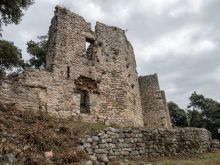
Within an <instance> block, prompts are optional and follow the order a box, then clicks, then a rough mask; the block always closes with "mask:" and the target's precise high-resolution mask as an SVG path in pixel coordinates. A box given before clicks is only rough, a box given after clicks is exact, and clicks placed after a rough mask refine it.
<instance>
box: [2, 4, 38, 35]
mask: <svg viewBox="0 0 220 165" xmlns="http://www.w3.org/2000/svg"><path fill="white" fill-rule="evenodd" d="M33 3H34V0H1V1H0V31H1V30H2V25H8V24H12V23H14V24H18V23H19V22H20V21H21V17H22V16H23V9H27V8H28V7H29V6H30V5H31V4H33ZM0 34H1V33H0Z"/></svg>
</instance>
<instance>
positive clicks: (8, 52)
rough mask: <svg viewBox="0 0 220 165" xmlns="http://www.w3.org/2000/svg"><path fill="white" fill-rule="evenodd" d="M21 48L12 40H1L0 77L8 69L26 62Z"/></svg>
mask: <svg viewBox="0 0 220 165" xmlns="http://www.w3.org/2000/svg"><path fill="white" fill-rule="evenodd" d="M21 57H22V56H21V50H19V49H18V48H17V47H16V46H15V45H14V44H13V43H12V42H9V41H6V40H0V77H1V76H2V74H4V73H5V71H6V70H11V69H12V68H13V67H18V66H22V65H23V64H24V62H23V60H22V58H21Z"/></svg>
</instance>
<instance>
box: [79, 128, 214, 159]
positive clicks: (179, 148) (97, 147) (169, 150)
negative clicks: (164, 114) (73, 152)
mask: <svg viewBox="0 0 220 165" xmlns="http://www.w3.org/2000/svg"><path fill="white" fill-rule="evenodd" d="M211 144H212V138H211V134H210V132H209V131H207V130H206V129H199V128H180V129H147V128H142V129H140V128H139V129H138V128H124V129H115V128H107V129H105V130H104V131H102V132H100V133H97V134H96V135H93V136H86V137H85V138H84V139H82V145H83V147H84V149H85V150H86V151H87V152H88V153H89V154H90V156H91V157H92V159H93V160H94V159H97V160H98V161H100V162H105V163H106V162H108V161H109V160H111V159H115V158H116V159H117V158H141V156H147V157H155V156H157V157H159V156H160V157H162V156H182V155H189V154H200V153H203V152H206V151H208V150H209V149H210V148H211Z"/></svg>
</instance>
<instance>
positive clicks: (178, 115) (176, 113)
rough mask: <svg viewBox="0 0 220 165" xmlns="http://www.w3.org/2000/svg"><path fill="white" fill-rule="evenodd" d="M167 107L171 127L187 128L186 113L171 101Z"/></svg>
mask: <svg viewBox="0 0 220 165" xmlns="http://www.w3.org/2000/svg"><path fill="white" fill-rule="evenodd" d="M168 107H169V111H170V117H171V122H172V125H173V126H176V127H187V126H188V122H187V113H186V112H185V111H184V110H183V109H181V108H180V107H179V106H178V105H177V104H176V103H174V102H172V101H171V102H169V103H168Z"/></svg>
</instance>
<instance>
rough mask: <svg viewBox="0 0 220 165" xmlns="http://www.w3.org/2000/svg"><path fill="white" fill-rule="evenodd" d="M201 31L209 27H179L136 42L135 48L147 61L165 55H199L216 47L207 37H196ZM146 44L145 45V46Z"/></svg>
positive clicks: (204, 31)
mask: <svg viewBox="0 0 220 165" xmlns="http://www.w3.org/2000/svg"><path fill="white" fill-rule="evenodd" d="M201 33H203V34H205V33H207V34H208V33H209V29H206V28H204V27H201V26H198V25H194V26H192V25H190V26H184V27H182V28H181V29H178V30H175V31H172V32H170V33H167V34H163V35H161V36H159V37H158V38H156V39H154V40H153V41H146V42H145V43H139V44H137V47H136V50H137V51H138V55H139V57H140V58H143V59H144V60H146V61H148V60H150V59H152V58H158V57H160V58H163V57H166V56H178V57H183V56H199V55H203V54H204V53H205V52H209V51H212V50H214V49H215V48H216V43H215V42H214V41H213V40H212V39H211V38H210V37H209V36H203V37H201V38H198V37H197V36H198V35H199V36H200V35H201ZM145 45H146V46H145Z"/></svg>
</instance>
